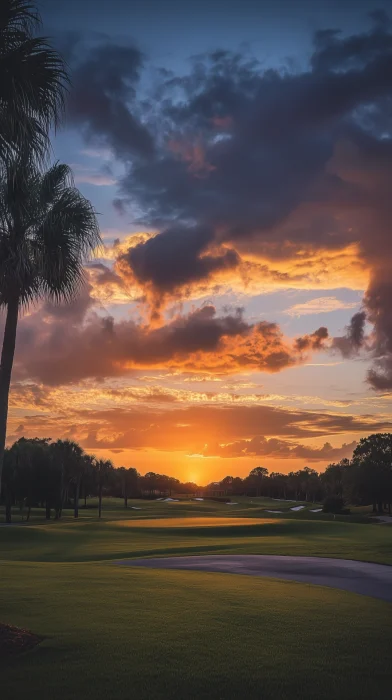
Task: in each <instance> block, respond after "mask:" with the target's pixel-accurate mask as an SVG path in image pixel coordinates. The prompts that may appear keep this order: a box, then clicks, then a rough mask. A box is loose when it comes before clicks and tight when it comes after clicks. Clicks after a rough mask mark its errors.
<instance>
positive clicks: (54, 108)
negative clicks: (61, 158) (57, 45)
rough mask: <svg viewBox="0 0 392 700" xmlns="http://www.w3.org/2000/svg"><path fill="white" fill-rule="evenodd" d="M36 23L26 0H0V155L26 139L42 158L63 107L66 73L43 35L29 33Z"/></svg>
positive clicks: (9, 153) (8, 153)
mask: <svg viewBox="0 0 392 700" xmlns="http://www.w3.org/2000/svg"><path fill="white" fill-rule="evenodd" d="M40 23H41V20H40V16H39V14H38V12H37V11H36V9H35V8H34V6H33V5H32V4H31V2H30V1H29V0H1V3H0V160H4V159H8V158H9V157H12V156H13V155H15V152H16V151H18V150H19V149H20V148H25V147H26V146H27V145H28V147H29V148H30V149H31V150H32V152H33V153H34V154H35V156H38V157H39V158H41V159H42V157H43V156H45V154H46V153H47V152H48V148H49V145H50V144H49V130H50V128H51V127H52V126H54V127H56V126H57V124H58V123H59V120H60V118H61V116H62V113H63V108H64V95H65V91H66V87H67V84H68V77H67V73H66V70H65V66H64V63H63V60H62V59H61V57H60V56H59V54H58V53H57V52H56V51H55V50H54V49H52V48H51V47H50V46H49V44H48V43H47V41H46V39H44V38H42V37H35V31H36V29H37V28H38V27H39V26H40Z"/></svg>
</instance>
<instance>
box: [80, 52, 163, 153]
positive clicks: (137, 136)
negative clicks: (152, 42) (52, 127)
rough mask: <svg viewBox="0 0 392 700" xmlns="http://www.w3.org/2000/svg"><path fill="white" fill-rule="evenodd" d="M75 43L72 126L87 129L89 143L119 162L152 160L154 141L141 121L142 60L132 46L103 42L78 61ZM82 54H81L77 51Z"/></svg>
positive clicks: (85, 131) (140, 55)
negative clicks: (137, 88)
mask: <svg viewBox="0 0 392 700" xmlns="http://www.w3.org/2000/svg"><path fill="white" fill-rule="evenodd" d="M75 44H76V40H75V42H74V44H72V48H71V49H70V50H72V56H73V60H72V68H73V70H72V90H71V92H70V96H69V101H68V111H67V114H68V121H69V123H70V124H72V125H75V126H77V127H81V128H82V129H83V132H84V135H85V137H86V138H87V140H93V141H97V142H98V143H100V144H101V145H104V146H107V147H109V148H110V149H112V150H113V152H114V154H115V156H116V157H117V158H120V159H123V160H125V161H129V159H130V158H131V157H132V156H145V157H147V156H151V155H152V153H153V151H154V139H153V136H152V134H151V133H150V131H149V130H148V128H147V126H146V125H145V124H143V122H142V119H141V117H140V114H139V112H140V109H139V108H138V105H137V103H136V102H135V96H136V92H135V86H136V85H137V84H138V82H139V78H140V71H141V69H142V67H143V56H142V54H141V52H140V51H139V50H138V49H137V48H135V47H133V46H118V45H115V44H110V43H107V42H105V43H103V44H98V45H96V46H93V47H92V48H91V50H90V51H89V52H88V54H87V56H82V58H81V59H80V60H78V51H77V50H76V48H75ZM79 50H80V49H79Z"/></svg>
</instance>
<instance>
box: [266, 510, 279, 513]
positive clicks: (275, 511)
mask: <svg viewBox="0 0 392 700" xmlns="http://www.w3.org/2000/svg"><path fill="white" fill-rule="evenodd" d="M265 512H266V513H283V510H266V511H265Z"/></svg>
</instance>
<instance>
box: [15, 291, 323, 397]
mask: <svg viewBox="0 0 392 700" xmlns="http://www.w3.org/2000/svg"><path fill="white" fill-rule="evenodd" d="M88 306H89V299H88V298H87V299H86V300H84V299H80V300H79V301H78V302H75V304H74V305H73V306H72V305H71V306H70V307H58V308H56V307H50V306H48V305H46V306H45V307H44V308H43V309H42V310H41V311H38V312H36V313H35V314H31V315H30V316H27V317H26V318H23V319H22V321H21V323H20V326H19V332H18V345H17V352H16V357H15V365H14V377H15V378H16V379H19V380H24V379H32V378H33V379H35V380H39V381H41V382H43V383H44V384H50V385H61V384H67V383H74V382H79V381H80V380H82V379H85V378H88V377H91V378H96V379H99V378H104V377H119V376H122V375H124V373H127V372H129V371H132V370H134V369H136V368H138V369H140V368H146V369H147V368H152V367H156V368H162V369H164V368H172V369H180V370H182V371H191V372H198V373H200V372H207V373H211V372H217V373H224V374H233V373H236V372H238V371H244V370H246V371H250V370H257V371H262V372H279V371H280V370H282V369H284V368H285V367H289V366H292V365H295V364H297V363H299V362H303V361H304V360H305V359H306V354H305V353H306V351H308V350H320V349H322V348H323V347H324V344H325V342H326V340H327V338H328V333H327V331H326V329H324V328H320V329H318V331H315V332H314V333H313V334H310V335H307V336H303V337H302V338H297V339H296V340H295V341H294V342H292V341H289V340H286V339H285V338H284V336H283V334H282V333H281V331H280V329H279V327H278V326H277V325H276V324H274V323H269V322H267V321H261V322H259V323H255V324H251V323H249V322H247V321H246V320H245V318H244V316H243V312H242V310H241V309H237V310H236V311H234V312H233V313H227V314H226V315H223V316H218V315H217V313H216V310H215V307H214V306H212V305H206V306H203V307H201V308H199V309H196V310H194V311H192V312H191V313H189V314H187V315H184V316H181V315H177V316H175V317H174V318H173V320H171V321H170V322H168V323H165V324H163V325H161V326H159V327H157V328H153V327H151V326H148V325H139V324H137V323H135V322H134V321H126V320H121V321H114V319H113V318H112V317H110V316H105V317H99V316H98V315H97V314H96V313H91V312H90V313H89V314H88V315H87V317H86V319H84V313H85V312H86V310H88ZM65 320H66V321H67V322H66V323H65V322H64V321H65Z"/></svg>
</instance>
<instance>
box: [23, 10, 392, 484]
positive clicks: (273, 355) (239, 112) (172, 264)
mask: <svg viewBox="0 0 392 700" xmlns="http://www.w3.org/2000/svg"><path fill="white" fill-rule="evenodd" d="M39 7H40V11H41V15H42V19H43V33H44V34H45V35H47V36H49V37H51V41H52V42H53V43H54V45H55V46H56V47H57V48H58V50H59V51H60V52H61V53H62V54H63V56H64V58H65V60H66V62H67V65H68V68H69V72H70V77H71V87H70V91H69V94H68V97H67V109H66V116H65V120H64V124H63V126H62V128H61V129H60V130H58V132H57V133H56V134H53V158H54V159H59V160H60V161H63V162H67V163H68V164H69V165H70V166H71V167H72V169H73V173H74V177H75V184H76V186H77V187H78V188H79V189H80V190H81V192H82V193H83V194H84V195H85V196H86V197H87V198H88V199H89V200H91V202H92V204H93V206H94V207H95V209H96V211H97V212H98V218H99V223H100V227H101V232H102V237H103V241H104V246H103V248H102V250H100V251H97V255H96V258H95V259H94V260H92V261H90V262H88V263H87V264H86V286H85V288H84V290H83V292H82V293H81V295H80V297H79V298H78V299H77V300H75V302H73V303H72V304H71V305H69V306H53V305H51V304H49V303H42V304H41V305H39V306H37V307H34V308H31V309H29V310H28V311H27V312H25V314H24V315H23V317H22V319H21V320H20V323H19V329H18V336H17V352H16V359H15V365H14V373H13V384H12V391H11V408H10V419H9V441H10V442H12V441H13V440H15V439H17V438H18V437H21V436H22V435H24V436H25V437H32V436H41V437H48V436H50V437H52V438H57V437H62V438H70V439H74V440H77V441H79V442H80V443H81V444H82V445H83V447H84V448H85V449H86V450H87V451H88V452H92V453H94V454H96V455H97V456H99V457H102V456H104V457H107V458H110V459H112V460H113V462H114V463H115V464H116V465H124V466H134V467H136V468H137V469H138V470H139V471H140V472H141V473H145V472H147V471H156V472H160V473H167V474H170V475H173V476H175V477H177V478H180V479H182V480H191V481H196V482H198V483H200V484H205V483H208V482H210V481H216V480H218V479H221V478H223V477H224V476H226V475H228V474H231V475H239V476H245V475H246V474H248V473H249V471H250V470H251V469H252V468H254V467H255V466H258V465H262V466H265V467H267V468H268V469H269V470H270V471H280V472H288V471H291V470H296V469H300V468H303V467H304V466H310V467H313V468H315V469H317V470H323V469H324V468H325V467H326V466H327V465H328V464H329V463H331V462H334V461H338V460H340V459H341V458H343V457H349V456H351V453H352V450H353V448H354V447H355V445H356V442H357V441H358V440H359V439H360V438H361V437H362V436H364V435H367V434H369V433H371V432H380V431H388V430H390V427H391V425H392V412H391V408H392V393H391V390H392V305H391V303H390V301H391V298H392V278H391V272H390V271H391V265H392V238H391V232H390V226H391V223H390V222H391V221H392V199H391V194H390V182H391V175H392V132H391V123H392V121H391V117H392V79H391V75H392V26H391V24H390V22H389V17H388V12H389V10H390V11H391V16H392V3H391V2H379V3H377V4H375V3H374V2H370V1H365V0H363V1H358V2H355V3H354V2H351V0H348V1H346V2H344V1H342V0H341V1H340V2H335V1H334V0H330V1H329V2H327V1H324V0H320V1H319V2H318V1H317V0H312V2H310V0H309V1H306V0H300V1H298V2H297V1H296V0H290V1H288V0H287V1H286V0H281V1H279V0H275V2H269V1H267V0H266V1H265V2H263V1H262V0H261V1H258V2H256V0H241V1H237V0H232V1H230V0H228V1H226V2H224V1H223V0H222V1H221V0H208V2H207V1H203V0H198V2H196V1H195V2H194V1H193V0H189V1H188V2H176V1H175V0H144V1H142V0H140V1H139V0H128V1H126V0H110V1H109V0H94V2H92V1H91V2H90V0H83V2H80V0H68V2H67V3H63V2H61V1H60V0H50V1H49V0H48V1H46V2H41V3H40V5H39Z"/></svg>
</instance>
